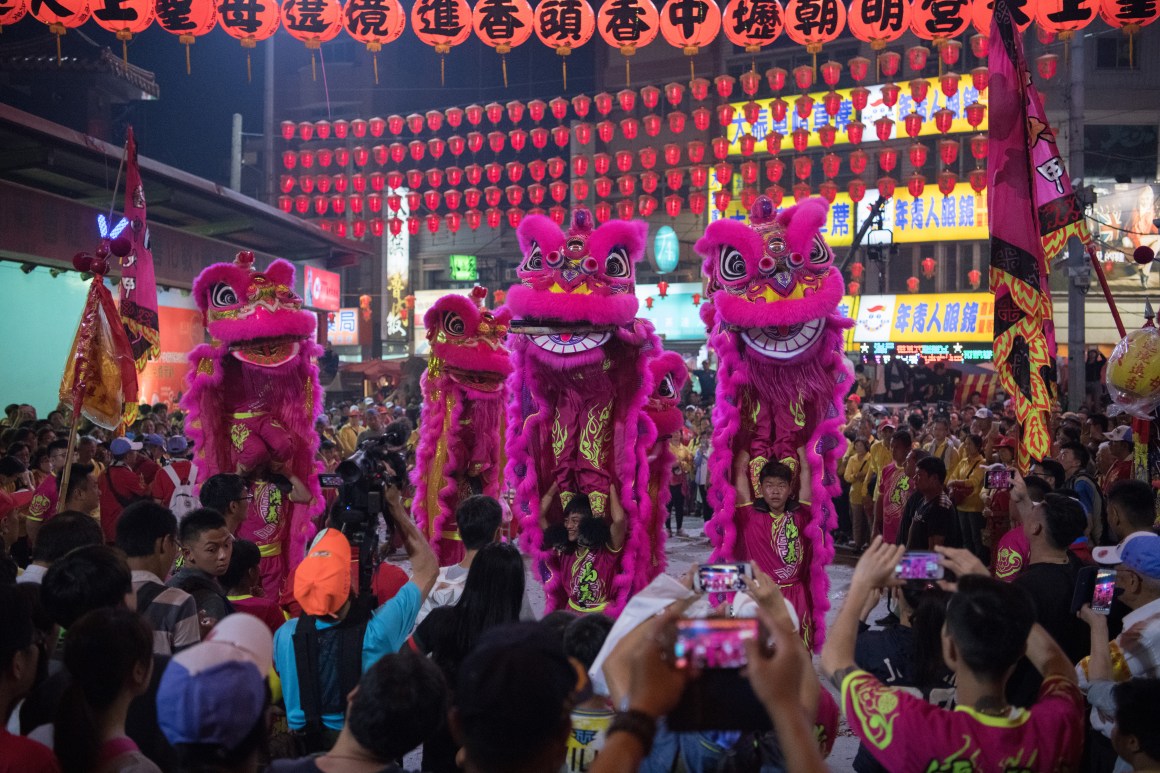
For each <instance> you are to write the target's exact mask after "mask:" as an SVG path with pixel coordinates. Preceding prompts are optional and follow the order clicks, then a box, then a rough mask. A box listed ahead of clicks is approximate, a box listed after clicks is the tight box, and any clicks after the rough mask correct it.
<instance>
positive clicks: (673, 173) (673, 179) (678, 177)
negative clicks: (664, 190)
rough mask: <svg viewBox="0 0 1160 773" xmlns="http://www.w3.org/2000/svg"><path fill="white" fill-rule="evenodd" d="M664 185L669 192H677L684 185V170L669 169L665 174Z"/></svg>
mask: <svg viewBox="0 0 1160 773" xmlns="http://www.w3.org/2000/svg"><path fill="white" fill-rule="evenodd" d="M665 184H666V185H667V186H669V189H670V190H674V191H678V190H680V189H681V186H682V185H684V184H685V170H684V169H670V170H668V171H667V172H665Z"/></svg>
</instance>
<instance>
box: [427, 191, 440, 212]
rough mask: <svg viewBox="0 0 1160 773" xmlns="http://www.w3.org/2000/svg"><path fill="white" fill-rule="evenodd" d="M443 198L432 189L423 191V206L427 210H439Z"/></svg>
mask: <svg viewBox="0 0 1160 773" xmlns="http://www.w3.org/2000/svg"><path fill="white" fill-rule="evenodd" d="M442 198H443V197H442V196H441V195H440V194H439V191H433V190H430V189H428V190H425V191H423V205H424V206H426V207H427V209H439V202H440V201H441V200H442Z"/></svg>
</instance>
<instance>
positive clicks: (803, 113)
mask: <svg viewBox="0 0 1160 773" xmlns="http://www.w3.org/2000/svg"><path fill="white" fill-rule="evenodd" d="M793 109H794V112H795V113H797V114H798V117H799V118H801V119H803V120H804V119H806V118H809V117H810V113H812V112H813V109H814V98H813V97H811V96H810V95H809V94H802V95H801V96H800V97H798V98H797V99H795V100H794V101H793Z"/></svg>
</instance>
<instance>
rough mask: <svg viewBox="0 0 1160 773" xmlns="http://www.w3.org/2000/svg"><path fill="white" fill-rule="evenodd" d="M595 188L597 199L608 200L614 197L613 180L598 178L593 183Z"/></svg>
mask: <svg viewBox="0 0 1160 773" xmlns="http://www.w3.org/2000/svg"><path fill="white" fill-rule="evenodd" d="M593 187H595V189H596V198H598V199H606V198H608V197H609V196H611V195H612V180H611V178H608V177H597V178H596V179H595V180H594V181H593Z"/></svg>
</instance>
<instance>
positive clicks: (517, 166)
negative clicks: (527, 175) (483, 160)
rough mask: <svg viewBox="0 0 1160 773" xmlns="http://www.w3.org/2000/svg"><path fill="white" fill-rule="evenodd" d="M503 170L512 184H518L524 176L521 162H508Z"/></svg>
mask: <svg viewBox="0 0 1160 773" xmlns="http://www.w3.org/2000/svg"><path fill="white" fill-rule="evenodd" d="M504 169H505V171H506V172H507V176H508V180H510V181H511V182H513V183H518V182H519V181H520V179H521V178H522V177H523V176H524V162H523V161H508V162H507V165H506V166H505V167H504Z"/></svg>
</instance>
